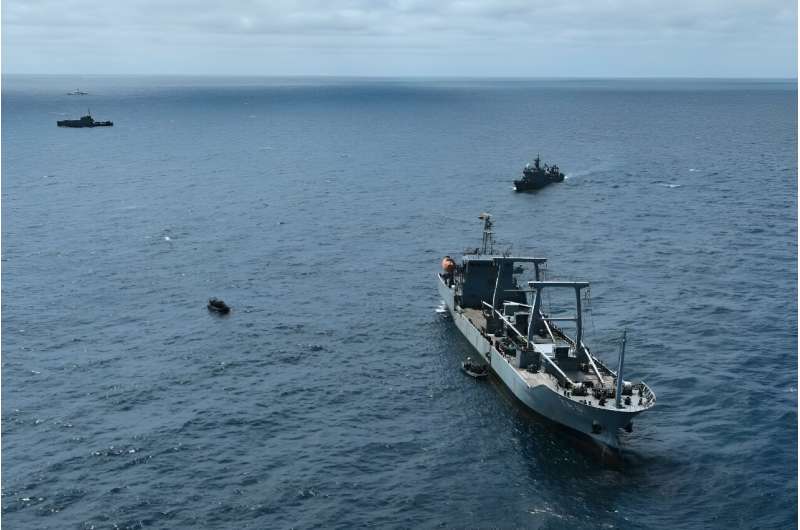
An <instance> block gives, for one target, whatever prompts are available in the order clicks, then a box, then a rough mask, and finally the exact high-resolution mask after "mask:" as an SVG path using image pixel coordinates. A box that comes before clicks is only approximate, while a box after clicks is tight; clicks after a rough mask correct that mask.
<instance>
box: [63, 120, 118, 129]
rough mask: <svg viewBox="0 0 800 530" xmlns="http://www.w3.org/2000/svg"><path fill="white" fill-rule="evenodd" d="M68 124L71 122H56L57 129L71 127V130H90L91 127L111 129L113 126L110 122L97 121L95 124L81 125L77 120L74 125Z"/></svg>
mask: <svg viewBox="0 0 800 530" xmlns="http://www.w3.org/2000/svg"><path fill="white" fill-rule="evenodd" d="M70 122H71V120H65V121H58V122H56V124H57V125H58V126H59V127H71V128H73V129H83V128H87V127H88V128H91V127H113V126H114V122H111V121H98V122H95V123H92V124H86V123H81V122H80V121H78V120H75V123H70Z"/></svg>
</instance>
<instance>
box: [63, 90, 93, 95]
mask: <svg viewBox="0 0 800 530" xmlns="http://www.w3.org/2000/svg"><path fill="white" fill-rule="evenodd" d="M67 95H68V96H88V95H89V93H88V92H84V91H83V90H81V89H80V88H76V89H75V90H73V91H72V92H67Z"/></svg>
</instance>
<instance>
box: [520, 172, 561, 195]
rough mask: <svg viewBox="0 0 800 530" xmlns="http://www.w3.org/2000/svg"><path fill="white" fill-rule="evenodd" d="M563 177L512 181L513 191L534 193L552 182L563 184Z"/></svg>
mask: <svg viewBox="0 0 800 530" xmlns="http://www.w3.org/2000/svg"><path fill="white" fill-rule="evenodd" d="M563 181H564V175H560V176H558V177H533V178H523V179H522V180H515V181H514V191H536V190H540V189H542V188H544V187H545V186H547V185H548V184H553V183H554V182H563Z"/></svg>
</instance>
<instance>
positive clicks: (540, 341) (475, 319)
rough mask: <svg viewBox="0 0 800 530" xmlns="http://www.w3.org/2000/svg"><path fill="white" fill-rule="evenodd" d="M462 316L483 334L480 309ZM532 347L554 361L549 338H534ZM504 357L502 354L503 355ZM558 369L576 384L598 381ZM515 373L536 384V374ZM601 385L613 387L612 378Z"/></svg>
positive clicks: (593, 376) (494, 337)
mask: <svg viewBox="0 0 800 530" xmlns="http://www.w3.org/2000/svg"><path fill="white" fill-rule="evenodd" d="M461 310H462V314H463V315H464V316H465V317H466V318H467V319H468V320H469V321H470V322H471V323H472V325H473V326H475V327H476V328H477V329H478V331H481V332H484V333H485V330H486V329H487V326H486V324H487V323H486V317H485V316H484V314H483V311H482V310H480V309H474V308H470V307H466V308H461ZM487 336H488V337H490V342H491V343H492V344H494V342H495V340H497V339H500V338H503V336H502V335H493V334H487ZM533 342H534V345H535V346H534V347H535V348H536V349H537V350H539V351H540V352H541V353H542V355H547V356H548V357H549V358H550V359H553V360H555V358H554V357H555V356H554V354H553V341H552V340H551V339H550V338H543V337H538V336H537V337H534V338H533ZM503 355H504V354H503ZM504 357H506V359H509V360H510V359H511V357H510V356H508V355H504ZM559 368H561V370H562V371H563V372H564V374H565V375H566V376H567V377H569V378H570V379H571V380H572V381H574V382H576V383H581V382H584V381H588V382H591V383H593V384H595V385H596V384H598V382H599V379H598V377H597V375H596V374H594V373H586V372H583V371H582V370H578V369H569V368H567V367H564V366H561V365H559ZM515 369H516V370H517V372H519V373H520V374H521V375H522V377H523V379H525V380H526V381H527V382H528V383H535V382H536V379H535V378H536V374H533V373H530V372H528V371H527V370H524V369H519V368H515ZM603 384H604V385H609V386H613V384H614V378H613V377H611V376H608V375H605V374H603Z"/></svg>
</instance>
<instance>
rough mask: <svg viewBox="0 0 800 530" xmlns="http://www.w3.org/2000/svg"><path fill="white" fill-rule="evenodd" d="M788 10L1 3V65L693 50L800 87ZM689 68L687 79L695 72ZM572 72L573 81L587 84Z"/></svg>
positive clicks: (283, 1) (647, 4) (734, 4)
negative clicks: (186, 55)
mask: <svg viewBox="0 0 800 530" xmlns="http://www.w3.org/2000/svg"><path fill="white" fill-rule="evenodd" d="M796 10H797V7H796V4H795V3H794V2H789V1H786V0H764V1H756V2H754V1H743V0H730V1H718V0H705V1H704V0H693V1H690V0H673V1H671V2H664V1H663V0H638V1H637V0H634V1H624V2H623V1H619V0H586V1H561V2H558V1H556V0H550V1H544V0H528V1H525V0H503V1H497V0H495V1H491V0H442V1H437V2H430V1H420V0H375V1H367V0H331V1H321V0H294V1H291V0H274V1H265V0H229V1H226V2H218V1H213V2H212V1H209V0H192V1H188V0H174V1H171V2H168V3H164V2H160V1H155V0H128V1H120V2H110V1H108V0H106V1H102V0H61V1H55V0H6V1H4V2H3V45H4V46H3V60H4V64H8V65H10V66H11V68H12V70H20V71H21V70H24V69H25V63H26V62H30V61H35V62H37V64H40V65H43V64H47V63H48V62H53V61H49V60H48V56H56V57H61V58H63V59H65V60H67V61H69V60H72V58H77V59H78V60H77V62H78V63H81V64H83V63H86V60H87V58H88V56H89V55H91V53H92V50H93V49H94V50H97V48H98V47H99V46H102V47H104V48H106V49H105V50H104V51H103V52H102V53H99V54H98V55H100V56H105V55H108V54H109V53H111V52H113V53H116V54H118V56H119V57H120V58H123V59H132V58H134V57H135V56H136V54H137V53H141V52H148V53H156V52H157V51H158V50H166V53H162V54H161V55H162V56H161V57H159V58H158V60H157V61H156V62H157V63H158V64H160V65H161V67H164V68H168V67H169V65H168V64H167V62H168V61H172V62H173V63H175V64H173V68H174V69H178V70H179V69H180V68H179V67H180V63H181V62H182V61H181V55H180V54H176V53H173V51H174V50H181V49H186V48H191V49H194V50H196V51H197V52H200V53H206V54H209V55H210V56H219V55H220V54H221V53H222V54H224V53H223V52H225V51H226V50H229V52H230V53H238V54H239V57H238V59H237V60H236V61H235V62H236V63H237V64H240V65H241V66H242V67H244V69H246V68H247V67H246V66H245V65H246V64H247V58H249V60H250V63H251V64H261V65H264V64H266V63H269V57H267V58H266V59H265V58H264V56H265V55H269V54H270V53H272V54H277V55H281V54H284V55H285V54H287V53H288V54H291V50H297V49H304V50H307V53H306V54H305V55H304V57H306V58H308V57H310V56H311V54H312V53H313V52H317V53H319V54H321V55H330V54H331V53H332V52H333V51H335V50H340V51H341V52H342V53H344V54H348V57H349V58H348V60H355V61H356V62H358V58H357V56H356V55H357V52H359V50H360V53H361V54H363V55H364V56H365V57H368V56H372V55H374V54H375V53H376V52H379V51H380V50H392V51H393V53H395V54H399V55H398V57H397V58H399V59H403V58H406V57H408V56H409V55H408V54H416V52H417V51H419V50H426V49H427V50H430V52H431V53H438V52H441V51H442V50H448V51H449V53H451V54H452V58H453V60H454V62H460V63H462V64H463V63H464V60H463V57H459V56H458V54H463V53H474V54H477V55H486V53H487V52H488V53H489V55H492V56H494V57H495V58H496V59H497V60H499V61H501V62H502V61H503V60H504V57H514V56H519V55H520V54H522V53H525V52H527V53H528V54H529V55H530V56H531V57H536V56H553V57H559V56H560V57H563V58H565V59H566V58H569V57H570V53H571V52H572V51H575V50H581V51H584V52H585V53H588V54H595V55H596V56H597V57H598V59H599V60H603V58H604V54H605V55H608V54H609V53H611V54H612V55H613V54H614V53H621V51H620V50H623V49H627V50H628V51H629V52H630V53H631V54H632V55H631V61H632V62H633V63H636V62H641V61H640V59H641V58H642V56H643V55H644V54H659V59H660V60H661V61H666V62H668V63H671V66H673V67H677V66H679V64H677V62H679V61H684V55H685V53H686V52H685V50H691V49H693V50H695V51H696V53H698V54H703V55H706V56H708V57H710V58H716V59H718V60H719V61H720V62H721V64H722V65H723V68H722V69H723V70H724V69H725V68H724V66H725V65H726V64H734V59H735V55H736V54H737V53H740V54H741V56H740V57H739V59H740V60H747V61H752V64H750V63H749V62H748V63H747V64H741V65H740V67H739V68H740V69H741V70H742V72H741V73H742V74H745V75H746V74H747V71H748V69H750V71H752V72H754V74H755V75H762V74H763V72H765V64H764V61H766V63H767V68H766V70H770V71H772V70H774V72H775V73H776V74H781V73H782V75H796V46H795V44H796V22H795V20H796V16H797V11H796ZM670 49H675V50H676V53H675V59H674V60H671V59H670V55H669V50H670ZM234 50H237V51H236V52H234ZM737 50H738V51H737ZM259 52H260V54H259ZM664 52H667V55H666V56H665V55H664ZM352 54H356V55H352ZM404 54H405V55H404ZM259 56H260V57H261V58H260V59H259ZM751 56H752V57H751ZM756 57H760V60H761V63H758V60H757V59H756ZM695 60H696V61H699V62H698V63H697V64H698V65H699V64H700V63H702V62H705V63H707V65H708V66H712V64H713V61H712V60H708V61H704V60H703V59H702V58H697V59H695ZM133 62H135V61H133ZM312 62H313V61H312ZM369 62H370V61H366V62H364V64H365V65H366V64H368V63H369ZM539 62H540V63H541V64H542V65H547V64H548V61H546V60H539ZM581 62H582V61H579V63H581ZM476 66H477V65H476ZM511 66H512V65H511V63H509V67H511ZM691 66H692V65H691V64H689V65H687V68H686V71H687V75H692V73H691V72H692V71H693V70H698V68H694V69H693V68H692V67H691ZM580 69H581V67H580V64H578V68H577V69H576V71H575V72H574V75H583V74H581V71H580ZM583 69H584V70H585V68H583ZM223 70H224V68H223ZM267 70H269V68H267ZM509 70H510V71H511V70H513V68H509ZM562 70H563V69H562ZM651 70H652V72H653V73H654V74H658V68H655V67H653V68H651ZM700 70H702V69H700ZM260 73H263V72H260ZM267 73H269V72H267ZM309 73H313V72H311V71H310V72H309ZM476 73H477V72H476ZM628 73H630V72H628ZM720 73H722V74H724V73H725V72H720ZM464 74H465V75H469V72H464ZM608 75H614V73H613V72H609V73H608ZM620 75H625V73H620ZM712 75H713V72H712Z"/></svg>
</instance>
